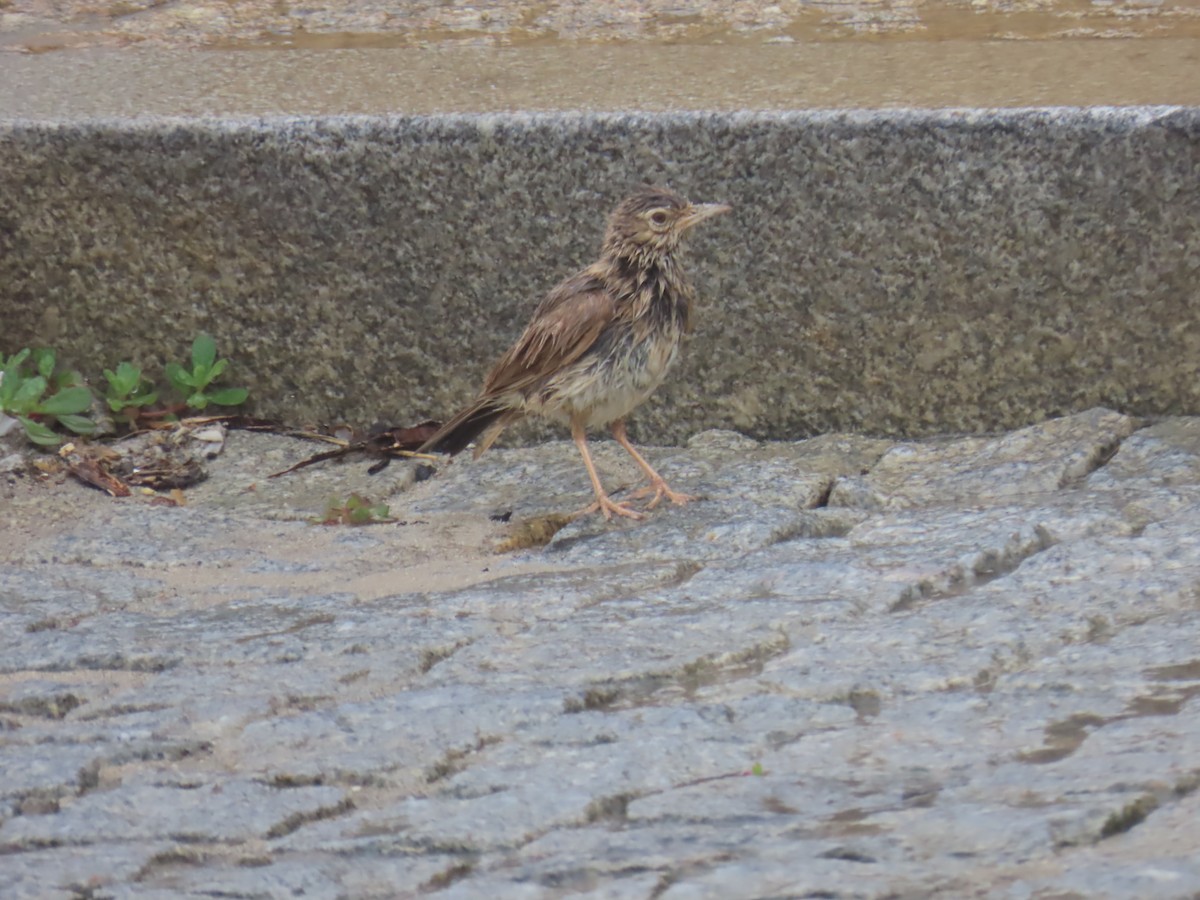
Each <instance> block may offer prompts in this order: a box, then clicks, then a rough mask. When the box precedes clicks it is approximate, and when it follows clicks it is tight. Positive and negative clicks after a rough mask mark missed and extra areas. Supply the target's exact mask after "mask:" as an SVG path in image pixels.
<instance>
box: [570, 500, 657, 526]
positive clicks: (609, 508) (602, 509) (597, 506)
mask: <svg viewBox="0 0 1200 900" xmlns="http://www.w3.org/2000/svg"><path fill="white" fill-rule="evenodd" d="M594 512H598V513H600V514H601V515H602V516H604V518H605V519H606V520H607V521H609V522H611V521H612V517H613V515H618V516H624V517H625V518H627V519H634V520H637V519H644V518H646V517H645V516H644V515H642V514H641V513H640V512H638V511H637V510H636V509H630V508H629V507H628V506H624V505H623V504H620V503H617V502H616V501H614V500H612V499H611V498H609V497H608V496H603V497H597V498H596V500H595V501H594V502H592V503H590V504H588V505H587V506H585V507H584V508H583V509H581V510H580V511H579V512H578V513H576V514H575V515H576V516H586V515H590V514H591V513H594Z"/></svg>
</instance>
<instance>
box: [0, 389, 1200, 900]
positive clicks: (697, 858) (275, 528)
mask: <svg viewBox="0 0 1200 900" xmlns="http://www.w3.org/2000/svg"><path fill="white" fill-rule="evenodd" d="M310 452H313V451H312V447H311V446H310V445H303V444H300V443H299V442H296V441H292V440H288V439H283V438H278V437H269V436H263V435H254V434H248V433H234V434H232V435H230V437H229V440H228V443H227V447H226V450H225V453H224V454H223V455H222V456H221V457H219V458H218V459H217V460H216V461H215V462H214V464H213V467H212V476H211V478H210V479H209V480H208V481H206V482H205V483H203V484H201V485H199V486H198V487H197V488H195V489H194V490H191V491H189V492H188V500H189V503H188V505H187V506H186V507H183V508H163V507H158V506H152V505H150V504H149V503H146V502H144V501H142V500H139V499H137V498H133V499H130V500H126V501H112V500H109V499H108V498H107V497H105V496H103V495H101V494H99V493H98V492H95V491H89V490H87V489H84V488H81V487H79V486H77V485H74V484H72V483H65V484H61V485H49V486H47V485H38V484H31V483H29V481H28V480H24V481H18V482H16V483H10V484H8V485H4V486H0V500H2V501H3V503H4V516H3V521H0V773H2V774H0V885H3V887H0V895H3V896H4V897H6V898H7V897H14V898H25V897H38V898H41V897H49V898H60V897H61V898H67V897H92V898H100V897H113V898H150V897H164V898H165V897H214V896H220V897H256V898H257V897H285V896H297V895H301V894H302V895H304V896H307V897H337V896H343V897H413V896H424V895H426V894H429V895H435V896H439V897H446V898H474V897H487V898H507V897H517V898H551V897H567V896H571V897H575V896H587V897H594V898H600V897H604V898H651V897H658V898H672V900H674V898H741V897H745V898H750V897H764V898H765V897H775V898H781V897H914V898H915V897H930V896H937V897H973V896H974V897H983V896H987V897H1013V898H1020V897H1042V898H1050V897H1054V898H1066V897H1089V898H1090V897H1131V898H1132V897H1137V898H1146V897H1194V896H1196V895H1197V893H1198V892H1200V831H1198V830H1197V829H1196V827H1195V823H1196V822H1197V821H1198V820H1200V792H1198V791H1196V788H1197V786H1200V701H1197V699H1196V698H1197V695H1198V694H1200V649H1198V647H1197V641H1196V633H1197V626H1198V625H1200V419H1187V418H1175V419H1165V420H1161V421H1158V422H1156V423H1145V422H1136V421H1134V420H1131V419H1129V418H1127V417H1125V416H1122V415H1119V414H1117V413H1113V412H1109V411H1106V410H1099V409H1097V410H1092V411H1090V412H1086V413H1082V414H1079V415H1074V416H1070V417H1067V418H1062V419H1057V420H1051V421H1047V422H1045V423H1043V424H1039V425H1036V426H1033V427H1029V428H1025V429H1022V430H1020V431H1015V432H1011V433H1008V434H1004V435H1001V436H997V437H975V438H965V439H942V440H935V441H926V442H920V443H896V442H892V441H883V440H875V439H866V438H861V437H852V436H847V435H826V436H823V437H819V438H815V439H813V440H809V441H803V442H799V443H756V442H754V441H752V440H750V439H748V438H744V437H741V436H739V435H736V434H734V433H732V432H706V433H702V434H700V435H697V436H696V437H695V438H693V439H692V440H691V442H689V444H688V445H687V446H686V447H679V448H670V449H657V450H655V449H654V448H651V450H650V451H649V455H650V457H651V459H652V460H653V461H654V462H655V463H656V464H661V466H660V468H661V470H662V471H663V473H664V474H665V475H666V476H667V477H668V479H669V480H671V481H672V483H673V485H674V486H676V487H677V488H679V489H682V490H686V491H689V492H691V493H698V494H702V495H703V496H704V499H703V500H702V501H700V502H697V503H694V504H692V505H689V506H687V507H684V508H668V509H660V510H657V511H655V512H654V513H653V514H651V515H650V516H649V517H648V519H647V521H645V522H642V523H625V522H621V523H612V524H607V523H605V522H603V521H602V520H599V519H597V518H595V517H592V518H589V519H584V520H578V521H576V522H573V523H572V524H570V525H568V526H567V527H565V528H563V529H562V530H561V531H559V532H558V533H557V534H556V535H555V536H554V538H553V540H552V541H551V542H550V544H549V545H548V546H546V547H544V548H537V549H527V550H522V551H519V552H515V553H508V554H496V553H494V552H492V550H491V549H490V548H492V547H493V546H494V545H495V544H496V542H499V541H503V540H504V539H505V538H506V536H508V535H510V534H511V533H512V532H511V529H512V528H513V527H514V526H513V525H512V524H511V523H510V524H504V523H501V522H497V521H493V520H492V519H491V517H492V516H497V517H503V515H504V514H506V513H509V512H511V513H512V520H513V522H517V521H519V520H522V519H524V518H527V517H530V516H536V515H539V514H545V513H549V512H554V511H562V510H566V509H570V508H572V506H573V505H577V504H578V503H580V502H582V500H583V499H585V497H586V481H585V478H584V474H583V470H582V467H581V466H580V464H579V462H578V460H577V458H576V457H575V455H574V450H573V449H572V448H571V447H570V446H569V444H566V443H564V442H558V443H554V444H548V445H543V446H539V447H534V448H527V449H518V450H503V451H496V452H492V453H489V454H488V455H486V456H485V457H483V459H481V460H480V461H478V462H471V461H470V460H465V459H464V460H461V461H455V462H454V463H453V464H451V465H449V466H448V467H445V468H444V469H443V471H442V472H441V473H439V474H438V475H437V476H436V477H433V478H423V476H424V475H427V474H428V471H427V470H424V469H421V468H420V467H419V466H418V465H417V464H415V463H414V464H409V463H394V464H393V465H392V466H391V467H389V468H388V469H387V470H386V471H385V472H383V473H381V474H379V475H376V476H367V475H366V474H365V472H364V470H365V468H366V464H364V463H361V462H354V463H348V464H340V465H326V466H324V467H319V468H312V469H307V470H303V471H302V472H299V473H296V474H295V475H292V476H288V477H286V478H282V479H277V480H273V481H267V480H265V475H266V474H268V473H269V472H271V471H273V470H275V469H278V468H281V467H282V466H284V465H287V464H289V463H290V462H294V461H296V460H298V459H300V458H302V457H303V456H305V455H307V454H308V453H310ZM597 457H598V460H599V464H600V466H601V470H602V472H603V473H604V475H605V477H606V479H607V481H608V482H609V484H610V485H611V486H614V487H615V486H617V485H619V484H622V483H625V484H633V483H635V480H636V479H635V477H634V476H635V472H634V471H633V468H632V466H631V465H630V464H629V463H628V462H627V461H626V460H625V459H624V458H623V456H622V455H621V454H620V452H619V450H618V449H617V448H615V447H614V446H613V445H612V444H611V442H608V443H604V444H602V445H601V446H600V447H599V448H598V453H597ZM251 485H253V488H251ZM350 490H362V491H364V492H367V493H369V494H370V495H371V496H372V497H373V498H374V499H378V498H380V497H384V496H387V497H388V498H389V501H390V503H391V506H392V511H393V514H394V515H395V516H396V517H398V518H399V519H400V520H401V522H400V523H398V524H387V525H375V526H370V527H364V528H353V529H352V528H341V527H329V528H322V527H318V526H315V525H312V524H309V523H308V522H307V521H306V518H307V517H308V516H311V515H312V514H313V513H314V512H315V511H316V510H318V509H319V508H320V506H321V504H322V502H323V499H324V497H325V496H326V495H327V494H329V493H335V492H336V493H341V494H343V495H344V494H345V493H346V492H348V491H350Z"/></svg>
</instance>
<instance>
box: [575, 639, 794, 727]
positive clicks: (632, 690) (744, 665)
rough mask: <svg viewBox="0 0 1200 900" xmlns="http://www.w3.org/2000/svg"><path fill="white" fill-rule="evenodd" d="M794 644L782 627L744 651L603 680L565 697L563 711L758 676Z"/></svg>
mask: <svg viewBox="0 0 1200 900" xmlns="http://www.w3.org/2000/svg"><path fill="white" fill-rule="evenodd" d="M791 646H792V645H791V640H790V639H789V638H788V636H787V634H786V633H785V632H783V631H782V630H781V631H780V632H779V634H778V635H777V637H775V638H774V639H772V640H767V641H761V642H759V643H757V644H754V645H752V646H750V647H746V648H744V649H742V650H735V651H731V652H728V653H721V654H713V655H709V656H702V657H700V658H698V659H694V660H692V661H691V662H688V663H684V664H683V665H681V666H679V667H677V668H675V669H669V670H666V671H663V672H647V673H646V674H644V675H633V676H630V677H628V678H622V679H619V680H603V681H599V682H596V683H594V684H592V685H591V686H590V687H588V688H587V689H586V690H585V691H584V692H583V694H581V695H579V696H576V697H568V698H567V699H565V700H564V701H563V712H564V713H566V714H572V713H579V712H584V711H588V710H609V709H633V708H636V707H639V706H653V705H656V704H657V703H658V702H660V701H661V700H662V699H663V698H662V697H661V696H660V695H661V694H662V693H663V692H666V691H672V690H675V691H681V692H682V693H683V694H684V696H685V697H691V696H694V695H695V694H696V692H697V691H699V690H701V689H702V688H706V687H710V686H712V685H715V684H728V683H730V682H733V681H739V680H741V679H743V678H754V677H757V676H758V675H760V674H761V673H762V671H763V667H764V666H765V665H766V663H767V661H769V660H770V659H773V658H774V657H777V656H782V655H783V654H785V653H787V652H788V651H789V650H790V649H791ZM668 702H669V701H668Z"/></svg>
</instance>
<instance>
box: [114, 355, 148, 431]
mask: <svg viewBox="0 0 1200 900" xmlns="http://www.w3.org/2000/svg"><path fill="white" fill-rule="evenodd" d="M104 377H105V379H107V381H108V390H106V391H105V392H104V399H105V402H107V403H108V408H109V409H111V410H112V411H113V412H114V413H116V414H120V413H122V412H123V413H125V417H126V418H127V419H129V420H130V421H132V420H133V419H135V418H136V417H137V415H136V410H137V408H139V407H142V406H149V405H150V404H152V403H156V402H158V391H156V390H155V389H154V384H153V383H152V382H151V381H150V379H149V378H146V377H144V376H143V375H142V370H141V369H140V368H138V367H137V366H135V365H134V364H133V363H128V362H119V363H117V370H116V371H115V372H114V371H113V370H112V369H105V370H104Z"/></svg>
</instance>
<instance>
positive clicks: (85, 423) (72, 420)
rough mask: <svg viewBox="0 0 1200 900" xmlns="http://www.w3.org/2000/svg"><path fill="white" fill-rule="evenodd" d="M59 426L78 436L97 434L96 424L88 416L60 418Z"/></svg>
mask: <svg viewBox="0 0 1200 900" xmlns="http://www.w3.org/2000/svg"><path fill="white" fill-rule="evenodd" d="M57 418H58V421H59V424H60V425H62V426H63V427H64V428H69V429H71V431H73V432H75V433H76V434H95V433H96V423H95V422H93V421H92V420H91V419H89V418H88V417H87V416H73V415H66V416H58V417H57Z"/></svg>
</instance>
